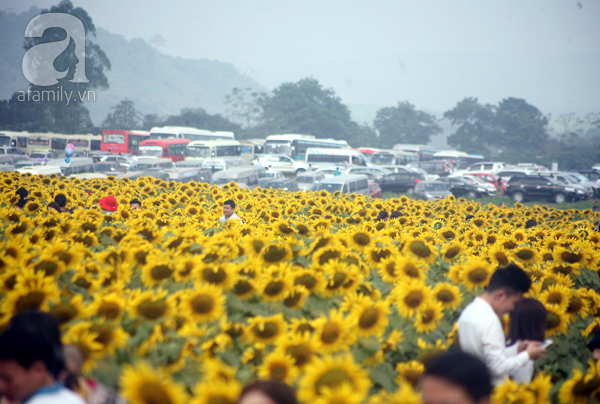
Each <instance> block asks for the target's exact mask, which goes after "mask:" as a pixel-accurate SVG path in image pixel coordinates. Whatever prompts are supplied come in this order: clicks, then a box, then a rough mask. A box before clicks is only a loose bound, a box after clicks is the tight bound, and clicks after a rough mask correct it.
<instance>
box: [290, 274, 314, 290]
mask: <svg viewBox="0 0 600 404" xmlns="http://www.w3.org/2000/svg"><path fill="white" fill-rule="evenodd" d="M294 284H295V285H302V286H304V287H305V288H306V289H308V290H312V289H313V288H314V287H315V286H317V279H316V278H315V277H314V276H312V275H310V274H306V275H302V276H299V277H297V278H296V280H295V281H294Z"/></svg>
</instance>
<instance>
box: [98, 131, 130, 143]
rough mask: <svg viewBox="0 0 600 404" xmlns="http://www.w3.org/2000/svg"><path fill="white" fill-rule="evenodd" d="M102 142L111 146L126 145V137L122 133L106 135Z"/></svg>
mask: <svg viewBox="0 0 600 404" xmlns="http://www.w3.org/2000/svg"><path fill="white" fill-rule="evenodd" d="M102 141H103V142H104V143H111V144H125V135H123V134H122V133H105V134H104V136H103V137H102Z"/></svg>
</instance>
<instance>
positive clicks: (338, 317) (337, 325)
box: [313, 310, 352, 352]
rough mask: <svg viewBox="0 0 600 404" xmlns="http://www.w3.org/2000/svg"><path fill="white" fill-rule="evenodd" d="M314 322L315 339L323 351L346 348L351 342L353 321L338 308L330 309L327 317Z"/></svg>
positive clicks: (335, 350)
mask: <svg viewBox="0 0 600 404" xmlns="http://www.w3.org/2000/svg"><path fill="white" fill-rule="evenodd" d="M313 324H314V328H315V332H314V335H313V338H314V341H315V343H317V344H318V345H319V349H320V350H321V351H323V352H338V351H341V350H344V349H346V348H347V347H348V344H349V343H350V342H351V341H350V340H351V337H352V336H351V335H350V330H351V322H350V320H349V319H348V318H346V317H344V316H343V314H342V313H341V312H339V311H337V310H330V311H329V313H328V316H327V317H325V316H323V317H320V318H317V319H316V320H314V322H313Z"/></svg>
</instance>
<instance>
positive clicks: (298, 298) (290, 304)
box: [283, 285, 310, 310]
mask: <svg viewBox="0 0 600 404" xmlns="http://www.w3.org/2000/svg"><path fill="white" fill-rule="evenodd" d="M309 293H310V292H309V291H308V290H307V289H306V288H305V287H304V286H301V285H296V286H293V287H292V289H291V290H290V291H289V292H288V293H287V294H286V296H285V298H284V299H283V305H284V306H285V307H287V308H290V309H296V310H298V309H300V308H302V306H304V303H305V301H306V299H307V298H308V295H309Z"/></svg>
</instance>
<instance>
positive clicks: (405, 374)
mask: <svg viewBox="0 0 600 404" xmlns="http://www.w3.org/2000/svg"><path fill="white" fill-rule="evenodd" d="M396 370H397V371H398V377H397V378H396V382H397V383H398V384H403V383H407V382H408V383H409V384H410V385H411V386H413V387H415V386H416V385H417V383H418V382H419V379H420V378H421V375H422V374H423V372H424V371H425V366H424V365H423V364H422V363H421V362H419V361H414V360H413V361H410V362H400V363H398V364H397V365H396Z"/></svg>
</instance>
